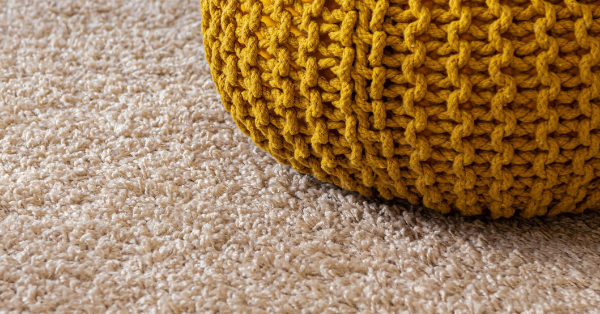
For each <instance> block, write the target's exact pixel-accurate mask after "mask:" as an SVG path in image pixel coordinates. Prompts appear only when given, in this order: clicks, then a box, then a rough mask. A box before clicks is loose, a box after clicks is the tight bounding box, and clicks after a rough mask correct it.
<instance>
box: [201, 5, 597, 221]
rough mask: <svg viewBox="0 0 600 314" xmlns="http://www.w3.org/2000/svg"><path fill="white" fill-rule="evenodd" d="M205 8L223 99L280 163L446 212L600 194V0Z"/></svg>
mask: <svg viewBox="0 0 600 314" xmlns="http://www.w3.org/2000/svg"><path fill="white" fill-rule="evenodd" d="M271 1H273V2H271ZM201 11H202V31H203V34H204V42H205V46H206V58H207V60H208V62H209V64H210V67H211V71H212V76H213V79H214V81H215V82H216V85H217V88H218V91H219V93H220V94H221V96H222V101H223V104H224V106H225V108H226V109H227V110H228V111H229V112H230V113H231V115H232V116H233V118H234V120H235V121H236V123H237V124H238V126H239V128H240V129H241V130H242V131H243V132H245V133H246V134H247V135H249V136H251V137H252V139H253V140H254V142H255V143H256V144H257V145H258V146H260V147H261V148H262V149H264V150H265V151H267V152H269V153H270V154H271V155H273V156H274V157H275V158H276V159H277V161H279V162H281V163H284V164H288V165H291V166H293V167H294V168H295V169H297V170H298V171H300V172H303V173H307V174H312V175H314V176H315V177H317V178H319V179H321V180H323V181H328V182H332V183H334V184H336V185H338V186H341V187H343V188H346V189H349V190H353V191H358V192H360V193H361V194H363V195H366V196H369V197H377V196H380V197H384V198H386V199H392V198H395V197H397V198H402V199H407V200H409V201H410V202H411V203H413V204H419V203H423V204H424V205H425V206H427V207H429V208H433V209H435V210H437V211H440V212H442V213H448V212H451V211H458V212H460V213H462V214H464V215H476V214H490V215H492V216H493V217H510V216H512V215H514V214H515V212H518V214H520V215H521V216H524V217H532V216H539V215H554V214H558V213H562V212H582V211H583V210H585V209H588V208H589V209H596V208H598V207H600V189H599V188H598V184H599V182H600V179H599V177H600V97H599V96H600V76H599V73H600V71H599V69H600V66H599V62H600V3H599V2H597V1H596V2H593V1H587V2H586V1H575V0H565V1H543V0H511V1H505V0H503V1H500V0H472V1H461V0H433V1H432V0H426V1H422V0H262V1H261V0H202V1H201Z"/></svg>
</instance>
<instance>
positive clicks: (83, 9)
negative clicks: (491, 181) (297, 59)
mask: <svg viewBox="0 0 600 314" xmlns="http://www.w3.org/2000/svg"><path fill="white" fill-rule="evenodd" d="M599 228H600V214H599V213H597V212H590V213H585V214H583V215H577V216H574V215H568V216H558V217H554V218H543V219H533V220H523V219H520V218H515V219H510V220H497V221H493V220H490V219H488V218H463V217H459V216H455V215H451V216H442V215H439V214H436V213H434V212H433V211H431V210H428V209H424V208H416V207H411V206H407V205H404V204H399V203H397V202H396V203H389V202H388V203H386V202H378V201H374V200H369V199H366V198H364V197H361V196H360V195H358V194H357V193H351V192H347V191H343V190H341V189H339V188H337V187H334V186H333V185H330V184H323V183H321V182H319V181H318V180H316V179H314V178H311V177H309V176H305V175H301V174H298V173H296V172H295V171H293V170H292V169H290V168H289V167H286V166H281V165H279V164H277V163H276V162H275V160H274V159H272V158H271V157H270V156H268V155H267V154H266V153H264V152H262V151H260V150H259V149H258V148H256V146H255V145H254V144H253V143H252V142H251V141H250V140H249V139H248V138H247V137H246V136H245V135H243V134H242V133H241V132H240V131H238V130H237V128H236V126H235V124H234V123H233V120H232V119H231V118H230V117H229V115H228V114H227V113H226V111H225V110H224V109H223V108H222V105H221V103H220V100H219V97H218V95H217V93H216V91H215V85H214V83H213V82H212V80H211V77H210V74H209V69H208V66H207V63H206V61H205V59H204V51H203V48H202V37H201V33H200V13H199V8H198V1H196V0H191V1H183V0H182V1H174V0H172V1H167V0H164V1H145V0H98V1H83V0H53V1H50V0H49V1H34V0H30V1H23V0H12V1H6V0H0V312H5V311H6V312H24V311H25V312H27V311H28V312H54V311H57V312H76V313H82V312H86V313H87V312H112V313H126V312H131V313H151V312H156V313H184V312H185V313H195V312H202V313H217V312H220V313H230V312H237V313H269V312H271V313H353V312H358V313H396V312H411V313H418V312H422V313H433V312H439V313H448V312H451V311H454V312H455V313H492V312H510V313H514V312H554V313H579V312H593V311H595V310H597V309H598V308H600V281H599V280H598V277H599V276H600V267H599V263H600V229H599Z"/></svg>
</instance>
